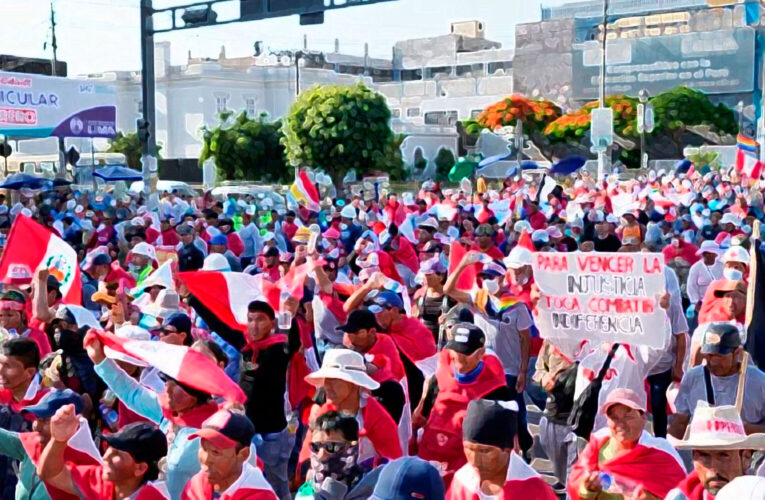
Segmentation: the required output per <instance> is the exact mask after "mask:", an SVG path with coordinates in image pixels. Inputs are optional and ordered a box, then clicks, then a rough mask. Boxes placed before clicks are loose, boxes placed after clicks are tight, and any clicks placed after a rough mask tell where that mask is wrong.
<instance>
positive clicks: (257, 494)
mask: <svg viewBox="0 0 765 500" xmlns="http://www.w3.org/2000/svg"><path fill="white" fill-rule="evenodd" d="M212 498H213V487H212V485H211V484H210V482H209V481H208V480H207V474H205V473H204V472H198V473H197V474H196V475H195V476H194V477H192V478H191V481H189V482H188V483H187V484H186V487H185V488H183V493H181V500H211V499H212ZM216 500H278V497H277V496H276V493H274V490H273V489H271V486H270V485H269V484H268V482H267V481H266V479H265V477H263V473H261V472H260V470H258V469H256V468H255V467H253V466H252V465H250V464H248V463H245V464H244V466H242V474H241V475H240V476H239V479H237V480H236V481H234V484H232V485H231V486H229V487H228V488H227V489H226V491H224V492H222V493H221V494H220V496H219V497H217V499H216Z"/></svg>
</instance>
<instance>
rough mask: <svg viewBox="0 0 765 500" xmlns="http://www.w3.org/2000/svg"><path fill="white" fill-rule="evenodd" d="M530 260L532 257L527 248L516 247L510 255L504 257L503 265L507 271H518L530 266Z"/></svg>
mask: <svg viewBox="0 0 765 500" xmlns="http://www.w3.org/2000/svg"><path fill="white" fill-rule="evenodd" d="M545 234H546V233H545ZM532 260H534V257H533V255H532V254H531V251H530V250H529V249H528V248H524V247H519V246H516V247H515V248H513V249H512V250H511V251H510V255H508V256H507V257H505V260H504V263H505V267H507V268H508V269H520V268H521V267H523V266H530V265H531V262H532Z"/></svg>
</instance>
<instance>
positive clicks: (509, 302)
mask: <svg viewBox="0 0 765 500" xmlns="http://www.w3.org/2000/svg"><path fill="white" fill-rule="evenodd" d="M520 301H521V299H519V298H518V297H516V296H515V295H511V294H509V293H503V294H502V295H500V296H499V301H498V303H497V309H498V311H499V312H502V311H504V310H506V309H510V308H511V307H513V306H514V305H515V304H517V303H518V302H520Z"/></svg>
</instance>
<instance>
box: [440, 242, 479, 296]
mask: <svg viewBox="0 0 765 500" xmlns="http://www.w3.org/2000/svg"><path fill="white" fill-rule="evenodd" d="M478 258H479V255H478V253H477V252H468V253H466V254H465V256H464V257H463V258H462V260H461V261H460V263H459V264H458V265H457V268H456V269H454V272H453V273H451V274H450V275H449V277H448V278H447V280H446V283H445V284H444V293H445V294H446V295H448V296H449V297H451V298H452V299H454V300H456V301H457V302H460V303H463V304H464V303H469V302H470V300H471V299H470V294H469V293H467V292H464V291H462V290H457V283H458V282H459V280H460V276H462V273H463V272H464V271H465V269H467V267H468V266H470V265H472V264H475V263H476V262H478Z"/></svg>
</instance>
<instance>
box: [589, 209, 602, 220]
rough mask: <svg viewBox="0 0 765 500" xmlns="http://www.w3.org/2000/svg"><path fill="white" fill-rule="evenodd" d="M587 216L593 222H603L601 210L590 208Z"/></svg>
mask: <svg viewBox="0 0 765 500" xmlns="http://www.w3.org/2000/svg"><path fill="white" fill-rule="evenodd" d="M587 218H588V219H589V220H590V221H592V222H603V220H604V217H603V212H602V211H601V210H590V211H589V212H588V213H587Z"/></svg>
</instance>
